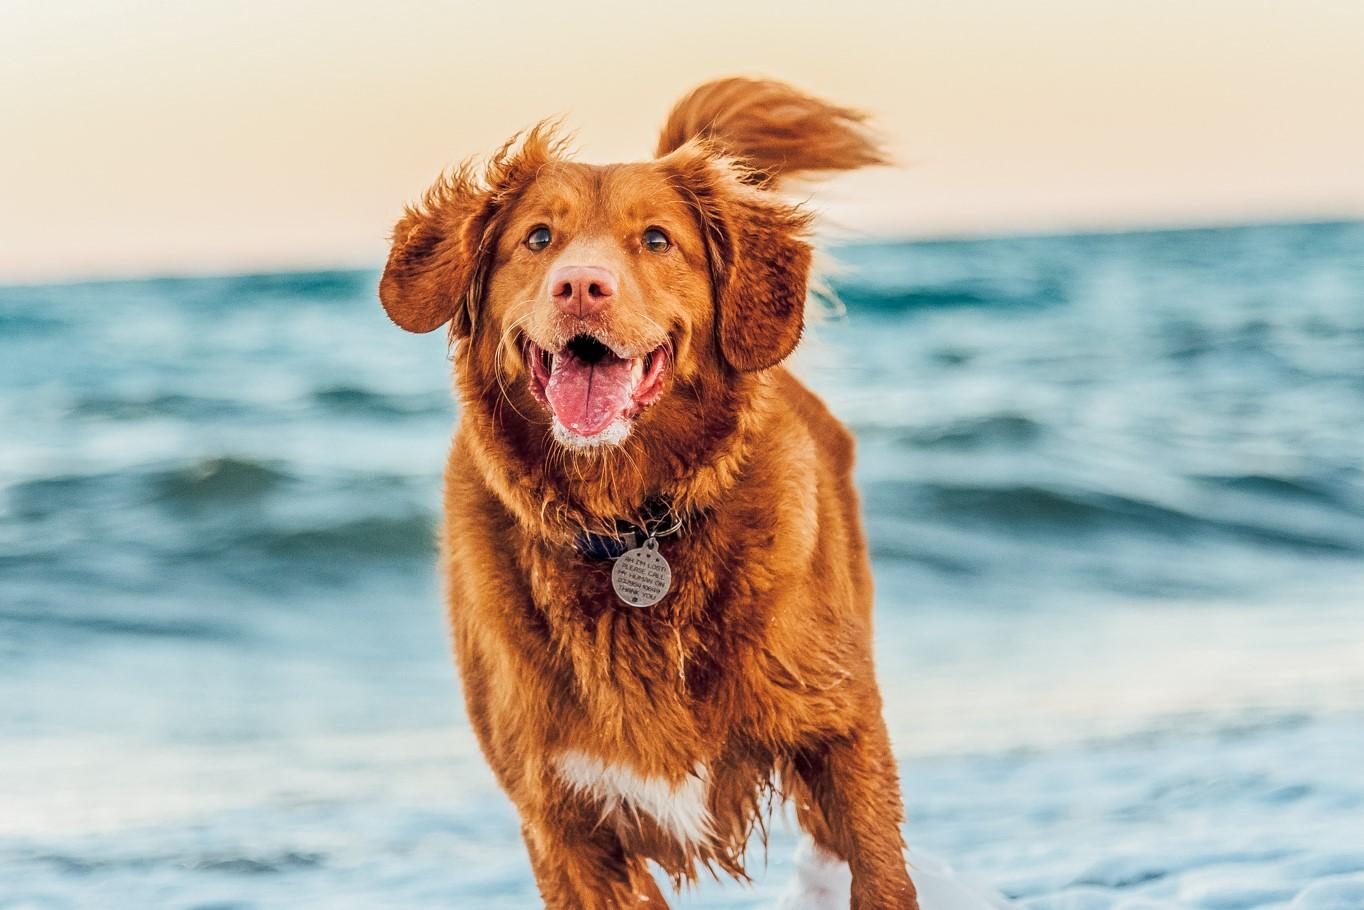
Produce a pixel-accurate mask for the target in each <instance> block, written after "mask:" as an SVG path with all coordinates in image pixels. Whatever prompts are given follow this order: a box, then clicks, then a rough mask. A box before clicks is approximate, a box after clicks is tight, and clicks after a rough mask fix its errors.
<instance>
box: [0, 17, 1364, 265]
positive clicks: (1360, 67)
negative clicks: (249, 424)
mask: <svg viewBox="0 0 1364 910" xmlns="http://www.w3.org/2000/svg"><path fill="white" fill-rule="evenodd" d="M733 73H752V74H764V75H771V76H775V77H778V78H782V79H786V80H789V81H791V82H794V83H796V84H798V85H800V86H802V87H804V88H807V89H809V90H812V91H814V92H816V93H818V94H822V95H825V96H827V97H830V98H832V99H834V100H837V101H840V102H844V103H848V104H852V105H856V106H859V107H862V108H865V109H867V110H869V111H871V112H872V113H873V114H874V115H875V118H876V122H877V124H878V125H879V126H880V127H881V129H882V131H883V132H884V134H885V135H886V137H887V139H888V142H889V144H890V146H891V147H892V149H893V151H894V153H895V154H896V156H897V158H898V160H899V161H900V163H901V164H902V165H903V166H902V167H901V168H899V169H897V170H880V171H876V172H870V173H867V174H864V175H859V176H857V177H855V178H849V179H845V180H843V181H840V182H839V183H837V184H836V185H834V186H832V187H830V189H829V190H828V191H827V193H825V194H823V195H822V196H820V197H818V199H819V200H820V201H821V202H822V203H824V207H825V208H826V209H827V210H828V211H829V213H830V215H831V221H832V222H833V223H835V224H837V225H841V226H843V227H845V228H849V229H856V230H860V231H863V232H866V233H871V234H874V235H879V234H886V233H890V234H895V235H913V236H921V235H939V234H959V233H988V232H1000V231H1012V230H1050V229H1065V228H1088V227H1101V228H1111V227H1120V226H1126V225H1146V224H1159V225H1165V224H1182V223H1210V222H1224V221H1235V220H1243V219H1275V218H1290V219H1300V218H1325V217H1341V216H1361V215H1364V114H1361V112H1364V2H1360V0H1334V2H1326V0H1300V2H1294V3H1287V2H1255V0H1179V2H1175V0H1150V2H1145V3H1140V4H1137V3H1130V2H1123V3H1119V2H1099V0H1087V2H1081V0H1034V2H1027V3H1025V2H999V0H952V2H943V0H935V2H932V3H928V2H919V0H909V2H870V3H856V2H848V3H837V2H827V0H822V2H817V3H816V2H804V0H785V2H774V0H757V2H746V0H744V2H741V0H722V2H713V0H689V2H686V3H671V2H670V3H648V2H644V0H632V2H629V3H588V2H564V3H557V4H540V3H530V2H527V3H519V4H518V3H513V2H506V0H502V2H477V3H471V2H447V3H417V2H385V3H377V2H371V3H356V2H350V0H329V2H302V0H279V2H268V3H267V2H249V0H235V2H222V0H194V2H140V3H135V2H118V0H60V2H55V0H0V124H3V126H0V130H2V131H3V132H0V139H3V141H0V281H28V280H42V279H48V278H74V277H88V276H105V275H137V274H163V273H200V272H223V271H236V270H263V269H276V268H303V267H312V266H331V265H339V266H348V265H363V266H371V265H377V264H378V263H379V262H380V261H381V260H382V258H383V255H384V252H385V247H386V241H385V237H386V235H387V232H388V230H389V228H390V227H391V226H392V223H393V221H394V219H395V218H396V216H397V215H398V213H399V212H400V211H401V207H402V204H403V202H404V201H406V200H407V199H410V198H411V197H413V196H415V195H416V194H417V193H419V192H420V191H421V190H422V189H423V188H424V187H425V186H426V185H427V184H428V183H429V182H430V180H431V179H432V178H433V177H434V176H435V175H436V174H437V173H438V172H439V171H440V170H441V168H442V167H444V166H447V165H449V164H452V163H455V162H457V161H458V160H459V159H461V158H463V157H465V156H467V155H470V154H475V153H484V152H486V151H488V150H489V149H491V148H492V147H494V146H496V145H497V144H499V143H500V142H501V141H502V140H503V139H505V138H506V137H507V136H508V135H509V134H510V133H512V132H513V131H515V130H517V129H518V128H521V127H524V126H526V125H528V124H530V123H533V122H534V121H536V120H537V119H539V118H541V117H545V116H548V115H553V114H564V115H566V117H567V122H568V123H569V124H570V125H571V126H572V127H573V128H574V129H575V130H576V132H577V135H578V138H579V148H580V149H581V156H580V157H582V158H583V159H585V160H590V161H605V160H616V159H622V158H637V157H641V156H644V155H646V154H647V153H648V152H649V151H650V149H651V148H652V145H653V141H654V137H655V134H656V131H657V129H658V127H659V125H660V123H661V121H662V118H663V116H664V114H665V112H666V110H667V108H668V107H669V106H670V105H671V103H672V102H673V101H674V100H675V99H676V98H677V97H678V96H680V95H681V94H682V93H683V92H684V91H686V90H687V89H689V88H690V87H691V86H693V85H694V84H696V83H698V82H700V81H703V80H705V79H708V78H712V77H715V76H719V75H727V74H733Z"/></svg>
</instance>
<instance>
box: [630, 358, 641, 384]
mask: <svg viewBox="0 0 1364 910" xmlns="http://www.w3.org/2000/svg"><path fill="white" fill-rule="evenodd" d="M643 378H644V358H643V357H636V358H635V359H634V360H632V361H630V379H631V380H633V381H634V382H639V381H640V380H641V379H643Z"/></svg>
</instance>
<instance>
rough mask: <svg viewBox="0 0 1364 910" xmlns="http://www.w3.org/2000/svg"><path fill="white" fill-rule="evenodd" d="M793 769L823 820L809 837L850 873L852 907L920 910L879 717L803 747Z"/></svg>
mask: <svg viewBox="0 0 1364 910" xmlns="http://www.w3.org/2000/svg"><path fill="white" fill-rule="evenodd" d="M795 767H796V770H797V772H798V773H799V774H800V776H801V778H802V779H803V781H804V783H805V785H806V786H807V787H809V790H810V795H811V796H813V797H814V800H815V804H816V805H817V806H818V808H819V814H820V815H821V816H822V819H820V821H822V822H823V824H814V825H811V826H809V827H811V828H812V829H813V830H811V831H810V833H811V834H812V835H813V836H814V838H815V841H816V843H817V844H818V845H819V846H820V847H822V848H823V849H824V850H826V851H828V852H830V853H832V854H834V855H835V856H838V857H841V858H843V859H845V860H846V861H847V863H848V867H849V869H850V871H851V872H852V903H851V910H918V907H919V901H918V898H917V896H916V894H915V891H914V883H913V882H911V881H910V879H909V873H908V872H907V871H906V869H905V855H904V851H905V844H904V839H903V838H902V837H901V835H900V822H901V820H902V818H903V814H904V809H903V804H902V803H901V800H900V777H899V774H898V772H897V771H896V767H895V757H894V755H893V754H892V753H891V749H890V740H889V738H888V737H887V735H886V728H885V724H884V723H883V722H882V721H881V718H880V715H879V713H878V714H876V716H875V719H874V720H873V721H871V722H869V723H868V724H866V725H865V726H863V727H862V728H860V729H858V730H855V731H854V732H852V733H850V734H849V735H847V736H844V737H839V738H837V739H832V740H828V741H826V742H823V743H821V744H819V745H817V746H814V747H812V748H809V749H805V750H802V752H801V753H800V754H799V755H798V756H797V757H796V761H795Z"/></svg>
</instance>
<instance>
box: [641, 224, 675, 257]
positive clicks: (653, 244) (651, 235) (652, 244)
mask: <svg viewBox="0 0 1364 910" xmlns="http://www.w3.org/2000/svg"><path fill="white" fill-rule="evenodd" d="M643 239H644V248H645V249H647V250H649V251H650V252H652V253H666V252H668V250H669V249H670V248H671V247H672V245H673V242H672V241H671V240H669V239H668V235H667V234H665V233H663V232H662V231H660V230H659V229H658V228H649V229H648V230H647V231H645V232H644V238H643Z"/></svg>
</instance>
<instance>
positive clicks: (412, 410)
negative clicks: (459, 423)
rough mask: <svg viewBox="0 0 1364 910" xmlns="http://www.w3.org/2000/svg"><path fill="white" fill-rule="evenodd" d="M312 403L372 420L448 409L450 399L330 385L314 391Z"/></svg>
mask: <svg viewBox="0 0 1364 910" xmlns="http://www.w3.org/2000/svg"><path fill="white" fill-rule="evenodd" d="M311 398H312V401H313V403H314V404H316V405H319V406H320V407H322V408H324V409H326V410H327V411H330V412H332V413H337V414H365V415H370V416H374V417H411V416H416V415H424V414H441V413H446V412H448V411H450V410H451V408H452V406H451V404H450V396H449V395H448V394H445V393H443V392H442V393H440V394H420V395H403V396H400V395H392V394H385V393H382V392H375V391H373V390H372V389H366V388H363V387H361V386H356V385H334V386H327V387H325V388H321V389H317V390H315V391H314V392H313V393H312V395H311Z"/></svg>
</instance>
